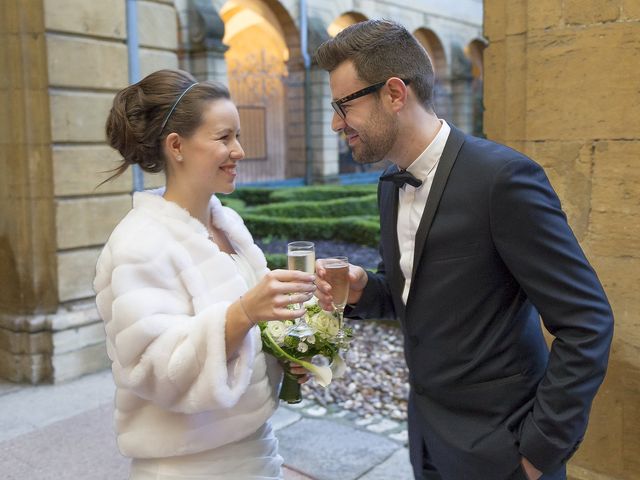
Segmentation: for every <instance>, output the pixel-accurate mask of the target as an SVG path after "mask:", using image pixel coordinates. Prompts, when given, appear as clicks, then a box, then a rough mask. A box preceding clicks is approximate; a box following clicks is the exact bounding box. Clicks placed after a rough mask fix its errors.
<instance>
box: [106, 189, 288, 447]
mask: <svg viewBox="0 0 640 480" xmlns="http://www.w3.org/2000/svg"><path fill="white" fill-rule="evenodd" d="M160 194H161V191H155V192H141V193H136V194H134V197H133V209H132V210H131V211H130V212H129V213H128V214H127V215H126V216H125V218H124V219H123V220H122V221H121V222H120V223H119V224H118V226H117V227H116V228H115V230H114V231H113V233H112V234H111V237H110V238H109V241H108V242H107V244H106V245H105V247H104V250H103V251H102V253H101V255H100V258H99V259H98V264H97V266H96V278H95V281H94V289H95V291H96V294H97V295H96V303H97V306H98V311H99V313H100V315H101V317H102V319H103V320H104V322H105V330H106V334H107V353H108V355H109V358H110V359H111V361H112V370H113V376H114V380H115V383H116V387H117V391H116V413H115V420H116V429H117V434H118V446H119V448H120V450H121V452H122V453H123V455H126V456H129V457H134V458H150V457H168V456H175V455H185V454H190V453H196V452H201V451H204V450H209V449H213V448H216V447H219V446H221V445H225V444H227V443H231V442H234V441H237V440H240V439H242V438H244V437H246V436H248V435H250V434H251V433H253V432H255V431H256V430H257V429H258V428H259V427H260V426H262V425H263V424H264V422H265V421H266V420H267V419H268V418H269V417H270V416H271V414H272V413H273V412H274V410H275V408H276V406H277V400H276V395H275V392H276V391H277V383H278V381H279V378H278V376H279V374H280V372H279V371H278V367H277V365H273V363H272V362H271V361H269V368H267V359H266V358H265V355H264V354H263V353H262V346H261V342H260V333H259V330H258V328H257V327H254V328H253V329H252V330H251V331H249V333H248V334H247V336H246V337H245V339H244V342H243V344H242V345H241V347H240V348H239V350H238V352H237V355H236V356H234V358H233V359H232V360H230V361H227V354H226V351H225V317H226V311H227V308H228V306H229V305H230V304H231V303H232V302H234V301H235V300H236V299H237V298H238V297H239V296H240V295H241V294H242V293H244V292H245V291H247V290H248V288H249V286H248V285H247V282H246V281H245V279H244V278H243V277H242V276H241V275H240V274H239V273H238V272H239V271H238V268H237V266H236V264H235V262H234V260H233V259H232V258H231V257H230V256H229V255H227V254H226V253H224V252H221V251H220V250H219V249H218V247H217V246H216V245H215V244H214V243H213V242H211V241H210V240H209V239H208V234H207V230H206V228H205V227H204V225H202V223H200V222H199V221H197V220H196V219H195V218H193V217H191V216H190V215H189V213H188V212H187V211H186V210H184V209H182V208H180V207H179V206H178V205H176V204H175V203H172V202H168V201H166V200H165V199H164V198H163V197H162V196H161V195H160ZM210 209H211V214H212V219H213V223H214V224H215V225H216V226H217V227H218V228H220V229H222V230H223V231H224V232H225V233H226V235H227V237H228V238H229V240H230V242H231V244H232V245H233V247H234V249H235V250H236V252H238V254H239V255H241V256H242V257H244V259H246V261H247V262H248V264H249V265H250V266H251V268H252V269H253V272H254V274H255V275H254V276H255V278H256V279H260V278H261V277H262V276H263V275H264V274H265V273H266V272H267V266H266V261H265V258H264V255H263V254H262V252H261V251H260V249H259V248H258V247H257V246H256V245H255V244H254V243H253V239H252V238H251V234H250V233H249V231H248V230H247V228H246V227H245V226H244V223H243V221H242V219H241V218H240V216H239V215H238V214H237V213H236V212H234V211H233V210H231V209H229V208H227V207H223V206H222V205H221V204H220V201H219V200H218V199H217V198H216V197H215V196H213V197H212V198H211V202H210Z"/></svg>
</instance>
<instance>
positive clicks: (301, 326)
mask: <svg viewBox="0 0 640 480" xmlns="http://www.w3.org/2000/svg"><path fill="white" fill-rule="evenodd" d="M315 264H316V251H315V247H314V245H313V242H302V241H299V242H291V243H289V244H287V266H288V268H289V270H300V271H301V272H307V273H314V272H315ZM295 308H300V305H299V304H296V305H295ZM288 333H289V334H290V335H295V336H298V337H306V336H308V335H313V334H314V333H315V330H314V329H313V328H311V327H310V326H309V324H308V323H307V319H306V318H305V316H304V315H303V316H302V317H300V318H299V319H298V320H297V321H296V324H295V325H294V326H293V327H292V328H291V329H290V330H289V332H288Z"/></svg>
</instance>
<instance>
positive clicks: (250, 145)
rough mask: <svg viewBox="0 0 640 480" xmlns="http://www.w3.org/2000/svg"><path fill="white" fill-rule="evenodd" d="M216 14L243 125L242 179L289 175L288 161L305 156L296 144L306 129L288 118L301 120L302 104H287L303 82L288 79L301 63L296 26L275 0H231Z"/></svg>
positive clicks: (230, 81) (231, 85)
mask: <svg viewBox="0 0 640 480" xmlns="http://www.w3.org/2000/svg"><path fill="white" fill-rule="evenodd" d="M219 13H220V17H221V18H222V20H223V22H224V25H225V35H224V38H223V43H224V44H225V45H227V46H228V47H229V49H228V50H227V51H226V52H225V61H226V63H227V76H228V81H229V89H230V91H231V95H232V97H233V100H234V101H235V102H236V104H237V105H238V110H239V112H240V121H241V125H242V140H241V141H242V145H243V147H244V149H245V154H246V158H245V161H244V162H242V164H241V165H242V179H243V182H256V181H265V180H280V179H284V178H286V177H287V176H290V174H289V172H290V170H291V169H290V166H289V165H288V164H289V163H290V161H291V159H292V158H294V157H297V156H300V152H302V155H303V154H304V143H302V145H300V144H299V143H300V138H302V139H304V129H302V132H296V131H293V132H292V131H290V129H288V126H289V125H290V124H291V123H292V122H295V124H297V125H301V124H302V125H303V124H304V123H303V121H302V119H301V118H297V117H300V116H302V114H303V113H302V112H303V109H302V107H303V105H302V104H300V105H298V104H297V103H296V102H295V101H294V102H293V103H292V102H287V98H291V97H292V96H293V95H292V93H291V91H292V90H294V91H295V90H296V89H297V88H299V86H298V84H301V82H296V81H295V77H296V75H293V77H294V81H293V82H291V81H290V80H291V77H292V68H291V67H292V66H293V70H294V71H295V70H296V69H297V64H298V63H300V62H301V61H300V58H295V59H293V62H292V58H291V54H290V52H291V51H292V50H293V51H295V52H298V57H299V48H298V45H299V41H298V37H297V29H296V28H295V26H294V23H293V20H292V19H291V18H290V16H289V14H288V13H287V11H286V10H285V9H284V8H283V7H282V5H280V4H279V3H278V2H274V1H271V2H269V1H263V0H229V1H228V2H226V3H225V4H224V5H223V6H222V7H221V8H220V10H219ZM296 42H297V43H296ZM300 97H301V96H300ZM298 98H299V97H298ZM298 103H299V102H298ZM292 117H293V118H292ZM302 141H303V140H302Z"/></svg>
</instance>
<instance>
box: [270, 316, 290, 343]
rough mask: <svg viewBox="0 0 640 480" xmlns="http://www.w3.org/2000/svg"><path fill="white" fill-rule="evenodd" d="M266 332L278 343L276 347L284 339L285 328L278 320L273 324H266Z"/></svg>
mask: <svg viewBox="0 0 640 480" xmlns="http://www.w3.org/2000/svg"><path fill="white" fill-rule="evenodd" d="M267 331H268V332H269V335H271V337H272V338H273V339H274V340H275V341H276V343H278V345H282V342H283V341H284V337H285V335H286V332H287V327H286V326H285V324H284V323H283V322H280V321H279V320H274V321H273V322H267Z"/></svg>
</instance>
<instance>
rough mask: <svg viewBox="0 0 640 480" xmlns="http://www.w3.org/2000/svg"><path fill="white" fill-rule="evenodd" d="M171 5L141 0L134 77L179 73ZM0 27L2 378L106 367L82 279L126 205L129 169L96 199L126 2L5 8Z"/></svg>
mask: <svg viewBox="0 0 640 480" xmlns="http://www.w3.org/2000/svg"><path fill="white" fill-rule="evenodd" d="M169 3H170V2H169ZM169 3H167V1H164V0H163V1H160V0H157V1H150V0H148V1H139V2H138V8H139V14H140V19H141V21H140V25H139V28H140V43H141V50H140V60H141V71H142V74H143V75H145V74H147V73H149V72H150V71H153V70H157V69H158V68H163V67H175V66H176V65H177V58H176V54H175V50H176V40H175V36H173V37H172V36H170V35H167V34H166V32H168V31H172V30H173V31H175V30H176V24H175V10H174V8H173V5H171V4H169ZM0 27H1V28H0V62H1V63H0V71H2V72H3V74H2V75H1V76H0V101H2V104H3V105H5V106H6V108H3V109H0V144H1V145H0V147H1V148H0V151H1V152H2V154H1V155H2V156H1V157H0V159H1V161H0V177H1V179H0V198H1V200H2V201H1V202H0V219H1V220H0V279H1V285H2V288H0V377H2V378H5V379H8V380H11V381H14V382H32V383H37V382H42V381H61V380H66V379H69V378H73V377H76V376H78V375H82V374H84V373H88V372H92V371H96V370H98V369H102V368H105V367H106V366H107V365H108V360H107V357H106V348H105V341H104V325H103V324H102V321H101V319H100V318H99V317H98V315H97V312H96V309H95V305H94V299H93V289H92V284H91V283H92V280H93V277H94V273H95V263H96V259H97V256H98V254H99V252H100V250H101V248H102V244H103V243H104V242H105V240H106V239H107V237H108V235H109V233H110V232H111V230H112V229H113V227H114V226H115V224H116V223H117V222H118V221H119V220H120V219H121V218H122V217H123V216H124V215H125V214H126V212H127V210H128V209H129V208H130V205H131V197H130V192H131V174H130V173H127V174H125V175H123V176H122V177H120V178H119V179H117V180H115V181H113V182H110V183H108V184H106V185H104V186H102V187H100V189H99V190H97V191H96V186H97V185H98V184H99V183H100V181H101V180H104V179H105V178H106V176H107V175H106V174H105V173H104V172H105V171H106V170H109V169H110V168H113V167H114V166H116V165H117V162H118V161H119V157H118V155H117V153H116V152H114V151H113V150H112V149H110V148H109V147H107V146H106V145H105V143H104V140H105V132H104V124H105V120H106V118H107V114H108V112H109V108H110V107H111V102H112V99H113V94H114V93H115V92H116V91H117V90H119V89H120V88H122V87H124V86H125V85H126V84H127V47H126V45H125V40H126V21H125V3H124V2H123V1H122V0H102V1H100V2H85V1H83V0H44V1H43V0H28V1H23V0H7V1H5V2H3V7H2V15H0ZM158 180H159V181H158ZM159 183H162V179H161V178H153V179H151V178H149V177H147V178H146V186H147V187H151V186H154V185H158V184H159Z"/></svg>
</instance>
